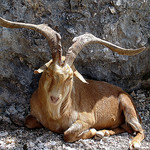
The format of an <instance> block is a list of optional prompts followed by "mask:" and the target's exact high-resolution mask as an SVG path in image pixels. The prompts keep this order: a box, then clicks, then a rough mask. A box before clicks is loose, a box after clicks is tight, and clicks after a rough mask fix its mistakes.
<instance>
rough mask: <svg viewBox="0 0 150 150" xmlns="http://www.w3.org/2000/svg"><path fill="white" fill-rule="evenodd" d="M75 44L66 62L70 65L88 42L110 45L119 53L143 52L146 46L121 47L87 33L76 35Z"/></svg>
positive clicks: (134, 53) (133, 53) (111, 48)
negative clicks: (136, 47) (134, 47)
mask: <svg viewBox="0 0 150 150" xmlns="http://www.w3.org/2000/svg"><path fill="white" fill-rule="evenodd" d="M73 42H74V44H73V45H72V46H71V47H70V48H69V50H68V53H67V55H66V61H65V62H66V63H67V64H69V65H70V66H71V65H72V64H73V62H74V60H75V58H76V56H77V55H78V53H79V52H80V51H81V50H82V49H83V47H85V46H86V45H88V44H92V43H98V44H102V45H104V46H106V47H108V48H109V49H110V50H112V51H114V52H117V53H118V54H121V55H128V56H131V55H136V54H138V53H141V52H142V51H143V50H144V49H145V47H141V48H139V49H125V48H121V47H119V46H117V45H114V44H112V43H110V42H107V41H105V40H102V39H100V38H97V37H95V36H94V35H92V34H89V33H86V34H83V35H81V36H78V37H75V38H74V39H73Z"/></svg>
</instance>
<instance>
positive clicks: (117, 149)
mask: <svg viewBox="0 0 150 150" xmlns="http://www.w3.org/2000/svg"><path fill="white" fill-rule="evenodd" d="M131 96H132V97H133V99H134V102H135V105H136V107H137V111H138V112H139V114H140V116H141V118H142V122H143V123H142V125H143V128H144V130H145V136H146V137H145V139H144V140H143V142H142V145H141V150H149V149H150V91H146V90H138V91H133V92H132V93H131ZM28 109H29V106H24V105H21V104H12V105H11V106H8V107H6V108H0V149H1V150H5V149H12V150H37V149H40V150H41V149H42V150H48V149H51V150H97V149H100V150H127V149H128V148H129V141H130V140H131V138H132V135H130V134H128V133H122V134H119V135H115V136H110V137H104V138H103V139H101V140H96V139H94V138H93V139H86V140H79V141H76V142H74V143H66V142H64V140H63V134H56V133H53V132H51V131H49V130H47V129H45V128H42V129H32V130H31V129H27V128H26V127H24V126H23V122H24V117H25V116H26V115H27V113H28Z"/></svg>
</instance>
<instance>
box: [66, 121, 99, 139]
mask: <svg viewBox="0 0 150 150" xmlns="http://www.w3.org/2000/svg"><path fill="white" fill-rule="evenodd" d="M90 127H91V125H89V124H88V123H86V122H83V121H81V120H77V121H76V122H75V123H74V124H72V125H71V127H70V128H68V129H67V130H66V131H65V132H64V140H65V141H66V142H74V141H77V140H79V139H88V138H91V137H93V136H95V134H96V130H95V129H89V128H90Z"/></svg>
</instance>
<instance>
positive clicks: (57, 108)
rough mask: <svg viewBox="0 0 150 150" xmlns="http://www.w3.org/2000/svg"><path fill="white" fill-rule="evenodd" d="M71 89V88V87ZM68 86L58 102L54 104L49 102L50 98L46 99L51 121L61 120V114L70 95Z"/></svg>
mask: <svg viewBox="0 0 150 150" xmlns="http://www.w3.org/2000/svg"><path fill="white" fill-rule="evenodd" d="M71 89H72V86H71ZM71 89H70V86H66V88H65V90H64V93H63V95H61V96H60V97H59V100H58V102H56V103H55V104H54V103H52V102H51V100H50V96H48V97H47V107H48V112H49V114H50V116H51V118H52V119H53V120H58V119H60V118H61V114H62V113H63V112H64V111H65V109H66V107H67V106H68V105H67V102H68V99H69V96H70V93H71Z"/></svg>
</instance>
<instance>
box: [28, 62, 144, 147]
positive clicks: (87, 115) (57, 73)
mask: <svg viewBox="0 0 150 150" xmlns="http://www.w3.org/2000/svg"><path fill="white" fill-rule="evenodd" d="M43 71H44V72H43V74H42V77H41V79H40V81H39V87H38V89H37V90H36V91H35V92H34V94H33V95H32V97H31V100H30V105H31V114H30V115H31V116H34V117H35V118H36V119H37V120H38V121H39V122H40V123H41V124H42V125H43V126H44V127H46V128H48V129H49V130H51V131H53V132H57V133H62V132H64V139H65V140H66V141H68V142H74V141H76V140H78V139H81V138H82V139H86V138H91V137H93V136H99V135H100V134H102V135H103V136H106V135H114V134H118V133H122V132H125V131H127V132H129V133H131V131H136V132H137V136H138V138H137V137H135V139H136V140H134V139H133V142H131V144H130V147H136V145H137V143H138V146H139V145H140V142H141V141H142V140H143V138H144V133H143V129H142V127H141V125H140V123H139V121H138V119H137V113H136V110H135V108H134V105H133V103H132V99H131V98H130V96H129V95H128V94H127V93H125V92H124V91H123V90H122V89H121V88H119V87H116V86H114V85H111V84H109V83H106V82H102V81H94V80H87V82H88V83H83V82H82V81H81V80H80V78H77V77H76V76H75V75H74V72H75V71H76V70H75V69H74V70H72V69H71V68H70V67H69V65H67V64H65V65H62V66H58V65H57V62H53V61H51V63H49V66H47V69H46V68H45V70H43ZM51 96H53V97H59V100H58V102H57V103H56V104H54V103H53V102H52V100H51ZM27 120H28V122H26V126H27V127H29V125H28V124H29V116H28V117H27ZM31 122H32V120H31ZM33 127H35V126H33ZM30 128H31V126H30ZM93 128H94V129H93ZM101 129H110V130H101ZM96 130H100V131H96ZM135 143H136V144H135Z"/></svg>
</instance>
